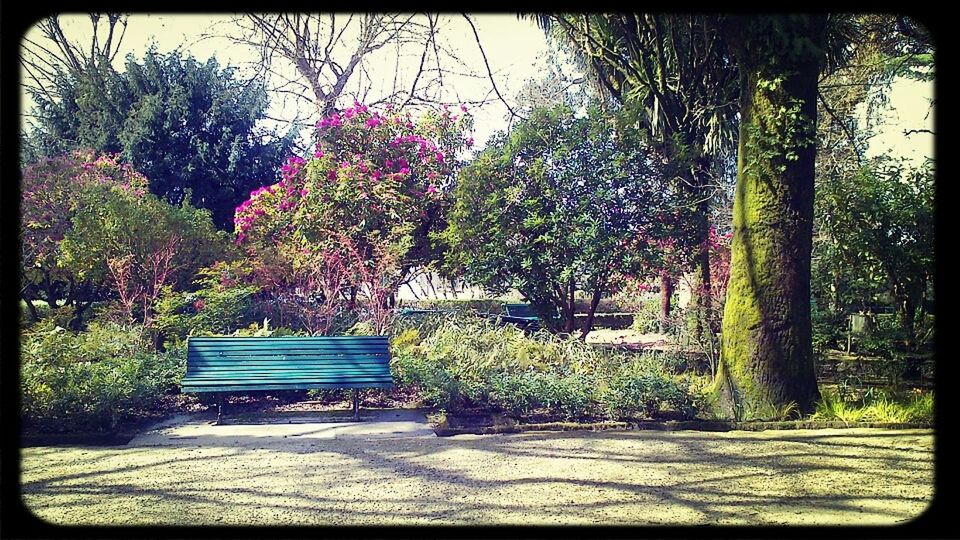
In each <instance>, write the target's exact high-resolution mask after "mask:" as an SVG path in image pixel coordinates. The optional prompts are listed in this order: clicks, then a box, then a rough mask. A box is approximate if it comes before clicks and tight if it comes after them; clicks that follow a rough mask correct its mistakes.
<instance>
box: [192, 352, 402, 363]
mask: <svg viewBox="0 0 960 540" xmlns="http://www.w3.org/2000/svg"><path fill="white" fill-rule="evenodd" d="M387 356H388V354H387V353H375V354H374V353H364V354H329V353H307V352H303V353H296V354H288V353H285V352H280V351H269V352H267V351H264V352H263V353H262V354H250V353H244V354H237V353H229V352H227V353H224V354H217V353H213V352H203V353H196V352H191V353H189V354H188V355H187V358H190V359H193V360H197V361H201V360H222V359H231V360H232V359H236V360H244V359H253V358H258V359H262V360H282V359H284V358H290V359H304V360H309V359H312V358H316V359H325V358H329V359H339V360H343V359H345V358H347V359H349V358H357V359H364V358H371V359H378V360H379V359H382V358H386V357H387Z"/></svg>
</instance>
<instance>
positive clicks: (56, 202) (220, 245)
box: [21, 151, 230, 328]
mask: <svg viewBox="0 0 960 540" xmlns="http://www.w3.org/2000/svg"><path fill="white" fill-rule="evenodd" d="M146 185H147V179H146V178H145V177H144V176H143V175H141V174H139V173H138V172H136V171H134V170H133V168H132V167H130V166H129V165H127V164H121V163H119V162H118V159H117V157H116V156H109V155H101V156H97V155H96V154H94V153H93V152H89V151H86V152H79V151H78V152H74V153H73V154H71V155H70V156H61V157H58V158H56V159H51V160H44V161H43V162H41V163H39V164H37V165H35V166H31V167H30V168H28V169H27V171H25V173H24V190H23V193H22V195H23V208H24V218H23V221H22V224H21V227H22V228H21V231H22V233H23V239H24V241H23V244H22V251H21V254H22V259H21V260H22V265H21V275H22V276H23V278H24V281H25V287H24V289H23V293H22V294H23V295H24V297H25V298H28V299H38V298H42V299H44V300H46V301H47V302H48V303H51V302H52V303H57V302H58V301H59V300H61V299H62V300H63V301H64V302H66V303H67V304H71V305H73V307H74V308H75V310H76V313H75V315H77V316H82V311H83V309H85V308H86V307H88V306H89V305H90V304H91V303H92V302H94V301H103V300H108V299H114V298H119V299H120V300H121V302H122V304H123V305H124V306H125V309H126V311H127V312H128V316H133V315H134V313H133V311H134V308H136V310H137V313H136V316H137V317H138V318H139V319H140V320H144V321H147V320H148V319H150V317H151V314H152V310H153V307H154V302H155V301H156V300H157V298H158V297H159V296H160V292H161V288H162V287H163V286H164V285H167V284H169V285H171V286H174V287H181V288H182V287H184V286H186V285H188V284H189V283H190V280H191V279H193V276H194V274H195V272H196V271H197V270H198V269H199V268H200V267H202V266H203V265H205V264H209V263H211V262H213V261H214V260H216V259H219V258H222V257H224V256H227V255H228V254H229V248H230V245H229V243H228V242H227V238H226V236H225V235H224V234H223V233H221V232H218V231H216V230H215V229H214V227H213V224H212V223H211V221H210V215H209V213H208V212H206V211H204V210H199V209H196V208H194V207H192V206H190V205H189V204H188V203H184V204H183V205H182V206H172V205H170V204H168V203H166V202H164V201H162V200H160V199H158V198H157V197H155V196H153V195H151V194H149V193H147V192H146ZM60 188H63V189H60ZM141 310H142V311H141ZM73 327H74V328H78V326H77V325H76V324H74V325H73Z"/></svg>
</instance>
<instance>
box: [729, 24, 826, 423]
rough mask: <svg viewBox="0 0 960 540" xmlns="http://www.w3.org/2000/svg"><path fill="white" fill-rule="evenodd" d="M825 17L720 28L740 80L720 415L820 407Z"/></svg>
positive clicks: (766, 414)
mask: <svg viewBox="0 0 960 540" xmlns="http://www.w3.org/2000/svg"><path fill="white" fill-rule="evenodd" d="M825 26H826V16H824V15H814V16H793V15H789V16H748V17H735V18H732V19H731V20H728V21H727V27H726V28H725V30H726V34H727V36H728V38H729V40H730V43H731V45H732V46H733V48H734V50H735V51H736V55H737V61H738V64H739V67H740V72H741V84H742V86H741V115H742V116H741V124H740V144H739V156H738V163H737V186H736V193H735V195H734V203H733V241H732V245H731V252H732V253H731V268H730V282H729V285H728V288H727V301H726V303H725V308H724V312H723V335H722V341H721V359H720V368H719V370H718V372H717V377H716V379H715V381H714V386H713V391H714V396H715V397H717V398H718V399H717V402H716V404H717V405H718V406H719V407H718V408H719V410H720V411H721V412H722V413H724V414H726V415H728V416H731V417H734V418H737V419H758V418H772V417H775V416H777V415H778V414H779V413H780V412H781V411H782V410H783V409H784V407H786V406H787V405H789V404H790V403H794V404H795V405H796V406H797V408H798V409H799V410H800V411H801V412H804V413H808V412H811V411H812V409H813V408H814V405H815V403H816V401H817V400H818V399H819V397H820V395H819V391H818V389H817V380H816V376H815V372H814V365H813V348H812V344H811V323H810V254H811V247H812V235H813V226H812V224H813V193H814V161H815V157H816V146H815V140H814V133H815V132H814V127H815V126H816V114H817V109H816V95H817V78H818V75H819V72H820V66H821V62H822V59H823V58H824V44H825V37H824V36H825Z"/></svg>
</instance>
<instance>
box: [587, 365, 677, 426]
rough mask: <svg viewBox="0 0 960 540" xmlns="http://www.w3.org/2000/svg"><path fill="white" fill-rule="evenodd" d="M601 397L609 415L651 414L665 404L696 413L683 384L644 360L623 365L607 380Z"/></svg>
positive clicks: (675, 409)
mask: <svg viewBox="0 0 960 540" xmlns="http://www.w3.org/2000/svg"><path fill="white" fill-rule="evenodd" d="M600 401H601V403H602V404H603V408H604V410H605V411H606V413H607V414H608V415H609V416H610V417H611V418H636V417H640V416H644V417H653V416H655V415H656V414H657V413H658V412H659V411H661V410H663V409H665V408H669V409H670V410H673V411H677V412H679V413H681V414H682V415H684V416H687V417H692V416H693V415H694V414H695V408H694V406H693V399H692V398H691V396H690V395H689V393H688V392H687V391H686V390H685V389H684V388H682V387H681V386H680V385H679V384H678V383H677V382H676V381H675V380H673V379H671V378H670V377H668V376H666V375H665V374H664V373H662V372H659V371H656V370H651V369H650V367H649V365H647V366H644V365H643V364H632V365H628V366H625V367H624V369H623V370H621V371H620V372H619V373H617V374H616V375H615V376H614V377H613V379H612V380H611V381H610V383H609V385H608V386H607V388H606V391H604V392H603V394H602V395H601V398H600ZM664 404H666V405H667V407H664Z"/></svg>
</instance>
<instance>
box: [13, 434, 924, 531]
mask: <svg viewBox="0 0 960 540" xmlns="http://www.w3.org/2000/svg"><path fill="white" fill-rule="evenodd" d="M195 443H196V441H190V440H184V441H182V442H181V443H180V444H179V445H174V446H169V445H164V446H127V447H101V448H96V447H45V448H26V449H23V455H22V477H21V483H22V493H23V499H24V501H25V504H26V505H27V507H28V508H30V509H31V510H32V511H33V512H34V513H35V514H36V515H38V516H39V517H40V518H42V519H45V520H47V521H50V522H54V523H58V524H174V525H211V524H214V525H217V524H258V525H288V524H307V525H310V524H346V525H351V524H378V525H399V524H468V525H469V524H681V525H691V524H694V525H695V524H892V523H897V522H901V521H906V520H909V519H911V518H912V517H914V516H917V515H919V514H920V513H922V512H923V510H924V509H925V508H926V505H927V503H928V501H930V499H931V498H932V496H933V486H932V484H933V434H932V431H931V430H897V431H893V430H881V429H845V430H816V431H765V432H743V431H736V432H726V433H708V432H696V431H680V432H651V431H620V432H555V433H526V434H518V435H483V436H476V435H461V436H457V437H450V438H425V437H409V438H392V439H383V438H380V439H369V440H365V439H361V438H344V439H332V438H331V439H316V438H313V439H303V438H272V437H249V438H246V439H244V438H239V439H238V438H236V437H231V438H229V439H227V440H224V442H222V443H220V444H218V445H214V444H212V443H210V442H209V441H204V444H203V445H202V446H201V445H197V444H195Z"/></svg>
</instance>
